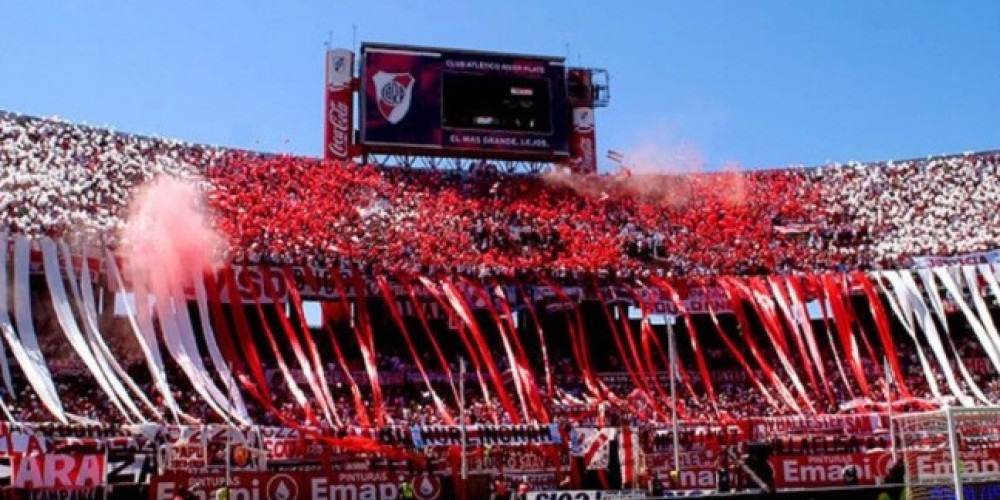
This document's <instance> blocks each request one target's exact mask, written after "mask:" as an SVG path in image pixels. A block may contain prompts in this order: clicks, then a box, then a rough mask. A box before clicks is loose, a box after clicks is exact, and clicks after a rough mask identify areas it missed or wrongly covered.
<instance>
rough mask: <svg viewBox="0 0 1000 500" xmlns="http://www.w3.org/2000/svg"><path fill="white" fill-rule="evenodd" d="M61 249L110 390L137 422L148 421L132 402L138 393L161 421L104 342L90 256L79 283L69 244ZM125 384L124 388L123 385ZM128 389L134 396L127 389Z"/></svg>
mask: <svg viewBox="0 0 1000 500" xmlns="http://www.w3.org/2000/svg"><path fill="white" fill-rule="evenodd" d="M59 246H60V249H61V250H62V255H63V263H64V264H63V265H64V266H65V267H66V274H67V275H68V276H69V285H70V292H71V293H72V295H73V300H74V301H75V302H76V306H77V311H78V312H79V313H80V318H81V319H82V320H83V321H82V323H83V332H84V333H85V334H86V338H87V342H88V343H89V345H90V350H91V352H93V353H94V358H95V359H96V360H97V363H98V365H99V366H100V367H101V369H102V370H104V374H105V376H106V377H107V378H108V381H109V382H110V383H111V387H112V388H114V390H115V391H116V392H117V394H118V397H119V398H120V399H121V400H122V403H124V404H125V405H126V406H127V407H128V408H129V409H130V410H131V411H132V412H133V413H135V415H136V419H137V420H139V421H140V422H145V421H146V416H145V415H143V414H142V412H141V411H140V410H139V408H138V406H137V405H136V404H135V402H134V401H133V400H132V393H135V394H136V395H137V396H138V397H139V400H140V402H142V403H143V404H144V405H145V406H146V407H147V408H148V409H150V410H151V411H152V412H153V413H154V414H155V415H156V417H157V418H158V419H159V418H160V415H159V412H158V411H157V410H156V407H155V406H153V403H152V402H150V401H149V399H148V398H147V397H146V394H145V392H144V391H143V390H142V389H140V388H139V386H137V385H136V384H135V382H134V381H133V380H132V377H130V376H129V375H128V373H127V372H126V371H125V370H124V369H122V367H121V364H119V363H118V360H117V359H116V358H115V356H114V355H113V354H112V353H111V349H110V348H108V345H107V343H105V342H104V337H103V335H101V332H100V326H99V325H98V321H97V308H96V307H95V305H94V287H93V282H92V281H91V280H90V266H89V265H88V262H89V256H88V255H87V253H86V251H85V252H84V254H83V265H81V266H80V272H81V274H80V280H81V281H77V277H76V269H74V267H73V254H72V252H71V251H70V248H69V245H67V244H66V242H61V243H60V245H59ZM123 382H124V384H125V385H124V386H123V385H122V383H123ZM126 386H127V387H128V389H129V390H130V391H131V393H130V392H129V390H126V389H125V387H126Z"/></svg>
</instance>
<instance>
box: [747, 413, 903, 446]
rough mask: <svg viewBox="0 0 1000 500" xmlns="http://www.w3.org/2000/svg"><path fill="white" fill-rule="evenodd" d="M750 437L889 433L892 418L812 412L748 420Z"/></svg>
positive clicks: (876, 415)
mask: <svg viewBox="0 0 1000 500" xmlns="http://www.w3.org/2000/svg"><path fill="white" fill-rule="evenodd" d="M747 425H748V427H749V430H750V439H754V440H760V439H769V438H772V437H774V436H777V435H781V434H816V433H839V434H854V435H859V436H862V435H869V434H871V433H873V432H876V431H879V432H888V430H889V417H888V416H886V415H878V414H874V413H873V414H863V415H809V416H789V417H770V418H750V419H747Z"/></svg>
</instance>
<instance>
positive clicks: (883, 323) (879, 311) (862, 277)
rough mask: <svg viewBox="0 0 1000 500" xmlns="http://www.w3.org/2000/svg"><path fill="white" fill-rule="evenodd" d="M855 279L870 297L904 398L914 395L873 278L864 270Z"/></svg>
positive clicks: (883, 342)
mask: <svg viewBox="0 0 1000 500" xmlns="http://www.w3.org/2000/svg"><path fill="white" fill-rule="evenodd" d="M853 278H854V281H855V282H856V283H859V284H861V288H862V289H863V290H864V291H865V296H866V297H868V304H869V307H870V309H871V312H872V317H873V318H874V319H875V328H876V329H877V330H878V334H879V338H880V339H881V341H882V348H883V350H884V351H885V353H886V356H887V357H888V358H889V369H890V370H891V371H892V374H893V376H894V377H895V379H896V386H897V387H898V388H899V392H900V394H902V396H903V397H904V398H910V397H912V394H911V393H910V389H909V388H908V387H907V386H906V377H905V376H904V375H903V370H902V369H901V368H900V366H899V355H898V354H897V353H896V342H895V341H894V340H893V339H892V329H891V327H890V325H889V316H888V315H887V314H886V311H885V306H884V305H883V304H882V300H881V299H880V298H879V296H878V293H876V292H875V287H874V286H873V285H872V282H871V280H870V279H869V278H868V275H866V274H865V273H863V272H860V271H859V272H856V273H854V275H853Z"/></svg>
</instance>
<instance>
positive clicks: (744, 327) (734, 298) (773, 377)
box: [718, 278, 802, 414]
mask: <svg viewBox="0 0 1000 500" xmlns="http://www.w3.org/2000/svg"><path fill="white" fill-rule="evenodd" d="M718 283H719V286H721V287H722V290H723V292H725V294H726V297H727V298H728V299H729V304H730V308H731V309H732V310H733V314H734V315H735V316H736V321H737V323H738V324H739V325H740V330H741V331H742V332H743V340H744V341H745V342H746V345H747V348H748V349H749V350H750V354H751V355H752V356H753V357H754V359H755V360H757V364H758V366H760V368H761V370H763V372H764V375H765V376H766V378H767V379H768V380H769V381H770V382H771V385H772V386H773V387H774V389H775V390H776V391H778V394H779V395H780V396H781V398H782V400H783V401H784V402H785V404H786V405H788V407H789V408H791V409H793V410H794V411H795V412H796V413H799V414H801V413H802V409H801V408H800V407H799V404H798V403H797V402H796V401H795V397H794V396H792V393H791V391H789V390H788V387H787V386H785V383H784V382H782V380H781V378H780V377H778V375H777V373H775V371H774V368H772V367H771V364H770V363H768V362H767V360H766V359H765V358H764V356H763V355H762V354H761V351H760V348H758V347H757V342H756V341H755V340H754V338H753V333H752V330H751V329H750V322H749V321H748V320H747V317H746V314H744V312H743V303H742V301H743V293H742V292H741V291H740V290H739V288H738V287H735V286H733V284H732V282H730V281H729V280H727V279H724V278H720V279H719V280H718Z"/></svg>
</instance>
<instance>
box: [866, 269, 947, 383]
mask: <svg viewBox="0 0 1000 500" xmlns="http://www.w3.org/2000/svg"><path fill="white" fill-rule="evenodd" d="M893 272H894V271H883V272H882V273H880V274H878V275H876V276H875V277H874V278H875V283H876V284H878V287H879V290H881V291H882V295H883V296H885V298H886V301H887V302H888V303H889V307H890V308H891V309H892V312H893V313H895V314H896V317H897V318H899V322H900V324H902V325H903V329H904V330H906V333H907V334H908V335H909V337H910V340H912V341H913V345H914V347H915V350H916V352H917V359H918V360H919V361H920V369H921V371H923V374H924V379H925V380H926V381H927V385H928V388H929V389H930V391H931V394H932V395H933V396H934V397H935V398H937V399H940V398H941V390H940V388H939V386H938V383H937V377H935V376H934V370H933V369H932V368H931V365H930V362H929V361H928V360H927V356H926V355H925V354H924V349H923V347H921V345H920V340H918V339H917V334H916V327H915V326H914V324H913V314H912V311H910V309H909V305H908V304H907V305H905V306H904V300H903V299H902V298H901V297H902V295H900V294H899V293H897V294H893V293H890V292H889V290H888V289H887V288H886V286H885V285H884V284H883V283H882V279H881V277H882V276H884V277H885V278H886V279H888V280H889V283H890V285H892V287H893V290H894V291H895V290H897V288H896V282H895V281H894V280H893V278H892V277H890V274H891V273H893ZM895 279H896V280H898V279H899V276H898V275H897V276H895ZM899 286H900V287H902V286H903V285H902V283H901V282H900V285H899ZM900 293H902V292H900Z"/></svg>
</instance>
